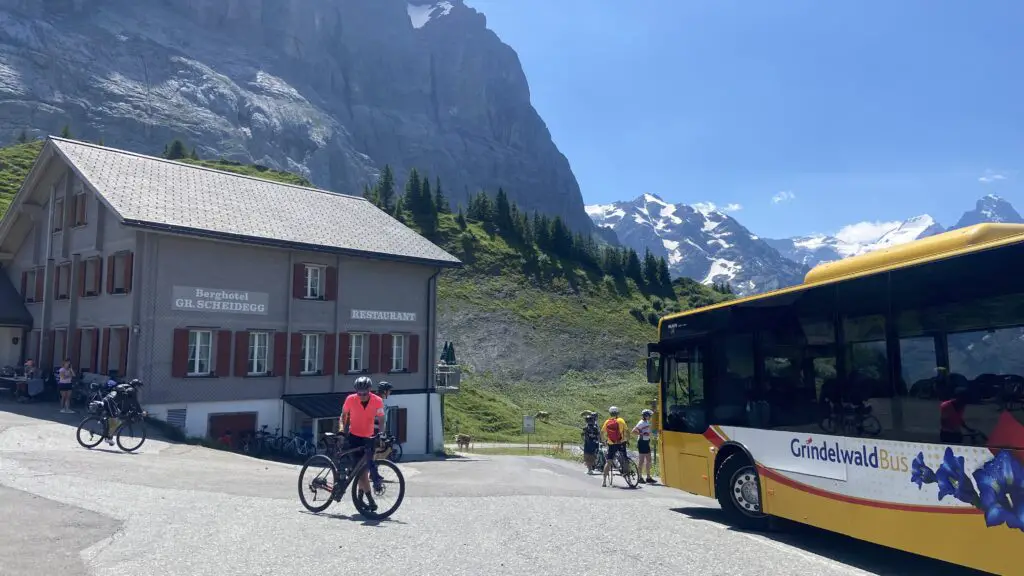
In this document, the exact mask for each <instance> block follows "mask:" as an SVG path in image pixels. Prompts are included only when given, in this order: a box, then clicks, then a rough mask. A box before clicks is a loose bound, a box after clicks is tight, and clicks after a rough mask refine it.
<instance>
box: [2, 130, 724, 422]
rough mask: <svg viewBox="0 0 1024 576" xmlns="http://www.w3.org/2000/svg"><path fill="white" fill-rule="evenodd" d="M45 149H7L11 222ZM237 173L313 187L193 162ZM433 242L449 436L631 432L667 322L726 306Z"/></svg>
mask: <svg viewBox="0 0 1024 576" xmlns="http://www.w3.org/2000/svg"><path fill="white" fill-rule="evenodd" d="M42 144H43V142H42V141H33V142H28V143H26V144H17V145H12V146H7V147H4V148H0V214H2V213H3V212H4V211H6V209H7V207H8V206H9V205H10V200H11V198H12V197H13V196H14V194H15V193H16V192H17V191H18V189H19V187H20V186H21V182H22V181H23V180H24V178H25V176H26V175H27V173H28V171H29V169H30V168H31V165H32V162H33V161H34V160H35V157H36V156H37V155H38V153H39V151H40V150H41V149H42ZM181 161H182V162H189V163H193V164H198V165H201V166H205V167H208V168H215V169H220V170H225V171H229V172H234V173H239V174H245V175H247V176H255V177H259V178H266V179H270V180H276V181H281V182H285V183H289V184H298V185H304V186H309V185H310V183H309V182H308V181H306V180H305V179H304V178H302V177H301V176H297V175H295V174H291V173H287V172H279V171H275V170H270V169H267V168H264V167H262V166H250V165H243V164H238V163H234V162H228V161H222V160H216V161H213V160H189V159H183V160H181ZM434 240H435V241H436V242H437V243H439V244H440V245H442V246H443V247H444V248H445V249H446V250H448V251H449V252H451V253H452V254H454V255H456V256H457V257H459V258H460V259H461V260H462V261H463V262H464V263H465V267H464V268H463V269H460V270H452V271H447V272H445V273H444V274H443V275H442V276H441V280H440V284H439V299H438V300H439V304H438V314H439V339H440V340H441V341H445V340H451V341H453V342H455V346H456V352H457V356H458V360H459V362H460V363H462V364H464V365H466V366H467V367H468V369H469V372H468V373H467V374H466V375H465V377H464V379H463V386H462V390H461V392H460V393H459V394H457V395H452V396H449V397H447V398H446V400H445V415H446V422H445V433H446V436H447V437H449V438H450V436H451V434H454V433H455V432H463V433H468V434H470V435H472V436H474V438H476V439H480V440H493V441H520V440H524V438H522V436H521V435H520V433H519V432H520V428H521V425H522V417H523V415H524V414H536V413H537V412H539V411H545V412H548V413H549V414H550V418H549V419H548V421H547V422H540V421H538V428H537V435H535V436H534V439H535V440H537V441H575V440H576V439H577V438H578V432H577V430H578V425H579V423H580V422H581V419H580V417H579V414H580V412H581V411H582V410H597V411H602V412H603V411H604V410H605V409H607V407H608V406H610V405H612V404H616V405H618V406H620V407H621V408H622V409H623V411H624V416H625V417H627V418H628V419H629V420H634V419H637V418H639V413H640V410H641V409H642V408H643V407H645V406H647V405H648V404H649V402H650V401H652V400H654V399H655V398H656V396H657V391H656V390H655V387H654V386H652V385H650V384H647V383H646V382H645V379H644V376H643V372H642V361H643V356H644V346H645V344H646V343H647V342H648V341H651V340H652V339H654V338H656V328H655V325H656V324H657V319H658V317H659V316H660V315H663V314H665V313H668V312H672V311H676V310H683V309H688V308H692V307H696V306H702V305H707V304H711V303H714V302H717V301H720V300H721V299H723V298H725V297H726V296H724V295H722V294H719V293H718V292H715V291H713V290H711V289H709V288H707V287H705V286H702V285H700V284H698V283H696V282H694V281H692V280H688V279H680V280H676V281H675V283H674V285H675V297H674V298H673V297H665V296H651V295H645V294H644V293H643V292H642V291H641V290H640V289H639V288H638V287H637V286H636V285H635V284H634V283H633V281H632V280H617V281H616V280H613V279H612V278H611V277H606V276H603V275H601V274H599V273H597V272H595V271H593V270H591V269H587V268H586V267H584V266H582V265H581V264H580V263H579V262H574V261H572V260H565V259H558V258H554V257H552V256H551V255H549V254H546V253H544V252H543V251H540V250H538V249H536V247H534V246H531V247H529V248H524V247H522V246H519V247H515V246H512V245H510V244H509V243H507V242H506V241H505V240H504V239H503V238H502V237H500V236H498V235H495V234H490V233H488V232H487V231H486V230H485V228H484V226H483V225H482V224H481V223H478V222H473V221H470V222H468V224H467V226H466V228H465V229H462V228H461V227H460V226H459V225H458V223H457V221H456V218H455V217H454V216H453V215H451V214H441V215H440V216H439V226H438V232H437V235H436V237H435V238H434Z"/></svg>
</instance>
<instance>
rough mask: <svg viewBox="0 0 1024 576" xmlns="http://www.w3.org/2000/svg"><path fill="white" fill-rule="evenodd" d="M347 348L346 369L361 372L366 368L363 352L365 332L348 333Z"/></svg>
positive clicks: (364, 348)
mask: <svg viewBox="0 0 1024 576" xmlns="http://www.w3.org/2000/svg"><path fill="white" fill-rule="evenodd" d="M348 346H349V348H348V371H349V372H362V371H363V370H365V369H366V365H365V364H364V363H363V353H364V351H365V350H366V334H350V335H349V345H348Z"/></svg>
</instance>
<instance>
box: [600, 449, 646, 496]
mask: <svg viewBox="0 0 1024 576" xmlns="http://www.w3.org/2000/svg"><path fill="white" fill-rule="evenodd" d="M607 449H608V446H607V445H604V446H603V447H602V449H601V450H598V451H597V454H598V456H597V461H598V462H600V466H599V467H598V470H604V464H605V462H606V461H607V460H606V458H605V451H606V450H607ZM616 472H618V474H619V476H622V479H623V480H625V481H626V485H627V486H629V487H630V488H636V486H637V484H638V483H639V479H640V469H639V468H638V467H637V465H636V462H634V461H633V459H632V458H630V457H629V454H628V453H627V452H626V451H625V450H623V451H622V452H620V453H619V457H618V458H615V459H614V460H612V468H611V473H612V475H613V476H614V475H615V473H616Z"/></svg>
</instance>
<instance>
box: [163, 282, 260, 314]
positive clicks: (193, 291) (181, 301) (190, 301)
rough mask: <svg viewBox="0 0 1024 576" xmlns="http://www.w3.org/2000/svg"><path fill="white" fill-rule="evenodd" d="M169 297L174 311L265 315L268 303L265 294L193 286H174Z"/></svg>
mask: <svg viewBox="0 0 1024 576" xmlns="http://www.w3.org/2000/svg"><path fill="white" fill-rule="evenodd" d="M171 297H172V304H171V307H172V308H174V309H175V310H185V311H189V312H230V313H234V314H261V315H266V314H267V304H268V303H269V301H270V295H269V294H267V293H266V292H246V291H242V290H222V289H219V288H196V287H194V286H174V287H173V288H171Z"/></svg>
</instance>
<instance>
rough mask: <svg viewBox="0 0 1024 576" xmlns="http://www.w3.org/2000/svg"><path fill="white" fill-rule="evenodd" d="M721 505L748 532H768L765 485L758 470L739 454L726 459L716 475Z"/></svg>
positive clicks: (731, 519)
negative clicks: (762, 487) (765, 511)
mask: <svg viewBox="0 0 1024 576" xmlns="http://www.w3.org/2000/svg"><path fill="white" fill-rule="evenodd" d="M715 493H716V495H717V496H718V504H719V505H720V506H721V507H722V511H723V512H725V514H726V516H728V517H729V520H730V521H731V522H732V523H733V524H735V525H737V526H738V527H740V528H743V529H746V530H767V529H768V516H767V515H766V514H764V513H763V512H762V511H761V509H762V508H761V481H760V478H759V477H758V474H757V468H756V467H755V466H754V464H753V463H751V462H750V460H748V459H747V457H746V456H745V455H744V454H741V453H739V452H737V453H735V454H731V455H729V456H726V458H725V461H724V462H722V465H721V466H720V467H719V468H718V474H716V475H715Z"/></svg>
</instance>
